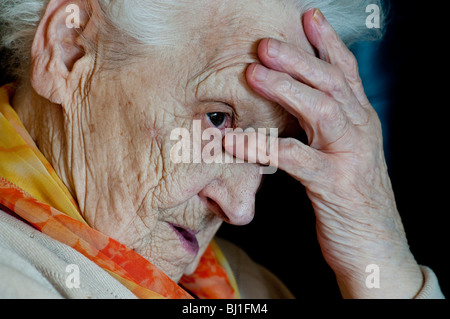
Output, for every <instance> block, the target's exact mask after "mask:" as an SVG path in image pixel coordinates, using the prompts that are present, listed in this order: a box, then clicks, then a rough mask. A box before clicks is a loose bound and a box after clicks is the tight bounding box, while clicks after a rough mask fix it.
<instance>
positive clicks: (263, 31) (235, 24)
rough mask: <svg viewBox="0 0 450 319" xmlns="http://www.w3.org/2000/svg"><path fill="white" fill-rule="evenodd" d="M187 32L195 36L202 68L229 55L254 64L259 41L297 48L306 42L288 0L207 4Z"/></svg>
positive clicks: (294, 9) (254, 0) (215, 2)
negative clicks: (245, 58) (288, 44)
mask: <svg viewBox="0 0 450 319" xmlns="http://www.w3.org/2000/svg"><path fill="white" fill-rule="evenodd" d="M191 33H195V34H196V35H197V37H198V38H197V41H195V42H197V43H196V44H197V46H198V48H199V49H200V50H201V51H202V52H199V57H201V58H202V60H203V61H202V62H203V63H204V64H206V65H212V64H214V63H215V62H219V61H220V59H225V58H226V57H227V56H228V57H230V56H231V55H236V56H237V55H242V56H245V55H247V56H248V57H249V58H250V60H251V61H252V62H254V61H255V60H257V55H256V52H257V45H258V42H259V40H261V39H263V38H268V37H271V38H276V39H279V40H282V41H286V42H291V43H295V44H297V45H299V46H303V45H305V44H306V42H307V41H306V37H304V32H303V28H302V23H301V19H300V13H299V12H298V10H297V9H296V8H295V6H294V2H293V1H291V0H245V1H242V0H231V1H211V2H210V3H209V5H208V6H207V7H205V8H203V10H201V11H200V12H199V16H198V19H197V22H196V23H195V27H194V28H193V29H192V30H191ZM191 36H192V34H191ZM194 38H195V37H194Z"/></svg>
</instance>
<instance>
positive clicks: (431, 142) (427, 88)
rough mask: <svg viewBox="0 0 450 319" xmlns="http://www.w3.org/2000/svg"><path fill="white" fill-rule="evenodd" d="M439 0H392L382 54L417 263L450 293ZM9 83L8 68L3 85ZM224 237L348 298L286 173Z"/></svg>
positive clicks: (305, 290) (321, 290) (301, 292)
mask: <svg viewBox="0 0 450 319" xmlns="http://www.w3.org/2000/svg"><path fill="white" fill-rule="evenodd" d="M433 5H434V6H433V7H426V6H425V5H424V3H423V2H418V1H392V2H391V10H390V21H389V24H388V27H387V32H386V36H385V38H384V40H383V41H382V43H381V44H380V45H379V46H378V49H377V58H378V59H379V61H378V64H379V65H380V66H381V68H382V69H383V72H386V73H387V74H389V77H390V80H389V81H388V82H387V83H386V85H388V86H389V87H388V88H386V90H387V91H388V92H389V114H390V121H389V123H388V124H387V125H389V127H388V130H389V132H390V134H389V137H388V138H389V143H388V145H389V149H387V150H386V152H387V153H389V173H390V176H391V180H392V184H393V187H394V191H395V194H396V200H397V205H398V208H399V211H400V214H401V216H402V220H403V223H404V226H405V229H406V233H407V236H408V240H409V243H410V247H411V250H412V252H413V254H414V255H415V257H416V259H417V261H418V262H419V263H420V264H424V265H427V266H429V267H431V268H432V269H433V270H434V272H435V273H436V274H437V276H438V278H439V281H440V284H441V289H442V291H443V292H444V294H446V295H449V293H450V275H449V274H448V273H449V271H448V269H449V267H448V265H449V261H448V257H447V256H448V255H449V253H448V251H449V249H448V244H449V240H448V236H449V234H450V229H449V224H448V223H447V220H448V218H447V215H448V214H449V208H448V198H449V197H450V194H448V191H449V189H450V187H449V186H448V183H449V179H448V165H449V163H448V162H449V161H448V156H449V155H448V150H449V147H448V136H449V134H448V133H447V129H448V127H449V126H450V123H449V121H448V118H449V117H450V112H449V110H447V109H449V106H450V103H449V101H448V95H449V92H450V88H448V85H449V82H450V81H449V73H448V71H449V69H448V57H449V52H448V50H449V49H448V46H447V40H448V34H447V32H448V27H446V26H445V19H446V15H445V7H442V8H441V7H440V6H439V5H437V4H436V3H433ZM442 5H443V4H442ZM8 80H9V79H5V78H4V74H3V72H2V73H0V81H1V83H5V82H7V81H8ZM219 235H220V236H222V237H225V238H227V239H229V240H231V241H233V242H235V243H237V244H238V245H239V246H240V247H242V248H243V249H244V250H246V251H247V252H248V254H249V255H250V256H251V257H252V258H253V259H254V260H256V261H257V262H260V263H261V264H263V265H265V266H266V267H267V268H269V269H270V270H271V271H273V272H274V273H275V274H276V275H278V276H279V277H280V278H281V279H282V280H283V281H284V282H285V283H286V284H287V285H288V287H289V288H290V289H291V290H292V292H293V293H294V294H295V295H296V297H298V298H307V299H317V298H320V299H322V300H324V299H325V300H326V299H339V298H340V294H339V290H338V288H337V285H336V281H335V277H334V274H333V272H332V271H331V269H330V268H329V267H328V266H327V265H326V263H325V262H324V260H323V258H322V255H321V252H320V248H319V246H318V243H317V240H316V233H315V218H314V213H313V210H312V208H311V205H310V202H309V200H308V198H307V197H306V195H305V192H304V188H303V187H302V185H300V184H299V183H298V182H296V181H294V180H293V179H291V178H290V177H289V176H287V175H286V174H285V173H283V172H281V171H279V172H278V173H277V174H275V175H269V176H267V177H266V180H265V182H264V186H263V187H262V189H261V190H260V192H259V193H258V195H257V203H256V215H255V219H254V221H253V222H252V223H251V224H249V225H247V226H240V227H236V226H230V225H224V226H223V227H222V228H221V230H220V231H219Z"/></svg>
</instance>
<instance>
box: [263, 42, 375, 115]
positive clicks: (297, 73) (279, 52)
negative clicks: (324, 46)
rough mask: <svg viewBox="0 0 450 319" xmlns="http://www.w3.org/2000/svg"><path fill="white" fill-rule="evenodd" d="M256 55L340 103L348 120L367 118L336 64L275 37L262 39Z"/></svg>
mask: <svg viewBox="0 0 450 319" xmlns="http://www.w3.org/2000/svg"><path fill="white" fill-rule="evenodd" d="M258 55H259V58H260V59H261V61H262V62H263V63H264V64H265V65H266V66H267V67H269V68H271V69H273V70H276V71H280V72H286V73H288V74H289V75H291V76H292V77H293V78H294V79H296V80H299V81H301V82H302V83H305V84H307V85H309V86H311V87H313V88H315V89H317V90H319V91H322V92H324V93H326V94H328V95H329V96H332V97H333V98H335V99H336V100H337V101H339V102H341V105H342V107H343V109H344V111H346V112H347V114H348V115H349V116H350V117H351V118H352V122H354V123H360V122H365V121H366V120H367V113H366V111H365V110H364V109H363V108H361V106H360V102H359V101H358V99H357V98H356V96H355V94H354V93H353V90H352V88H351V87H350V85H349V84H348V82H347V79H346V77H345V75H344V73H343V72H342V71H341V69H339V68H338V67H337V66H334V65H331V64H329V63H328V62H325V61H323V60H320V59H318V58H317V57H315V56H314V55H312V54H310V53H308V52H306V51H304V50H302V49H300V48H298V47H297V46H294V45H291V44H287V43H284V42H281V41H278V40H276V39H263V40H262V41H261V42H260V44H259V48H258ZM361 119H363V120H361Z"/></svg>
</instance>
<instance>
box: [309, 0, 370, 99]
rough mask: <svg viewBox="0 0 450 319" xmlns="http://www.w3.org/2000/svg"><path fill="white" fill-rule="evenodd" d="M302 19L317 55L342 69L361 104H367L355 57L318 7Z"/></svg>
mask: <svg viewBox="0 0 450 319" xmlns="http://www.w3.org/2000/svg"><path fill="white" fill-rule="evenodd" d="M303 21H304V30H305V34H306V36H307V38H308V40H309V42H310V43H311V44H312V45H313V46H314V47H315V48H316V49H317V51H318V52H319V57H320V58H321V59H322V60H324V61H327V62H329V63H330V64H332V65H335V66H337V67H338V68H339V69H340V70H342V72H343V73H344V76H345V78H346V79H347V82H348V83H349V85H350V87H351V88H352V90H353V92H354V93H355V95H356V97H357V98H358V100H359V102H360V103H361V105H362V106H366V105H368V100H367V97H366V95H365V93H364V89H363V86H362V82H361V78H360V76H359V71H358V63H357V61H356V58H355V56H354V55H353V54H352V52H351V51H350V50H349V49H348V48H347V46H346V45H345V43H344V42H343V41H342V40H341V38H340V37H339V35H338V34H337V32H336V31H335V30H334V29H333V27H332V26H331V25H330V24H329V23H328V21H327V20H326V19H325V17H324V16H323V14H322V12H321V11H320V10H319V9H315V10H310V11H308V12H306V13H305V15H304V20H303Z"/></svg>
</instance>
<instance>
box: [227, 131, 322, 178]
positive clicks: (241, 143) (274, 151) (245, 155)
mask: <svg viewBox="0 0 450 319" xmlns="http://www.w3.org/2000/svg"><path fill="white" fill-rule="evenodd" d="M224 148H225V150H226V151H227V152H228V153H230V154H232V155H233V156H235V157H236V158H239V159H241V160H245V161H247V162H249V163H258V164H261V165H269V166H271V167H276V168H279V169H281V170H283V171H285V172H287V173H288V174H289V175H291V176H292V177H294V178H296V179H297V180H299V181H300V182H302V183H304V185H305V184H306V183H308V182H310V181H313V180H314V179H315V177H316V176H317V174H320V173H321V172H323V171H324V167H325V165H324V158H323V156H322V155H321V154H320V152H318V151H317V150H314V149H313V148H311V147H308V146H306V145H305V144H303V143H301V142H300V141H298V140H296V139H293V138H278V137H277V136H272V135H265V134H261V133H258V132H252V133H228V134H227V135H226V136H225V138H224ZM305 186H307V185H305Z"/></svg>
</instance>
